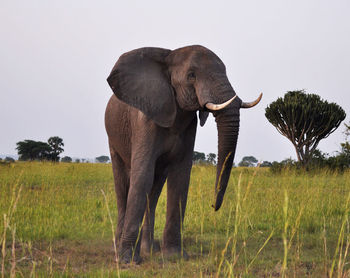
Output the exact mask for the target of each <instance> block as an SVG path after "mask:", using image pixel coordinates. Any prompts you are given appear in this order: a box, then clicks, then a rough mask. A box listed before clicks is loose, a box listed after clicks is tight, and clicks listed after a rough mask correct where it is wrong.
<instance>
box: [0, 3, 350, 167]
mask: <svg viewBox="0 0 350 278" xmlns="http://www.w3.org/2000/svg"><path fill="white" fill-rule="evenodd" d="M0 6H1V8H0V37H1V43H0V130H1V136H0V154H16V150H15V147H16V142H18V141H21V140H24V139H33V140H41V141H46V140H47V139H48V138H49V137H50V136H56V135H57V136H60V137H62V138H63V140H64V143H65V152H64V153H63V155H69V156H73V157H91V158H94V157H96V156H99V155H103V154H107V155H109V151H108V144H107V136H106V133H105V129H104V110H105V106H106V103H107V101H108V99H109V97H110V96H111V94H112V91H111V90H110V88H109V87H108V84H107V82H106V77H107V76H108V74H109V72H110V70H111V68H112V67H113V65H114V63H115V62H116V60H117V59H118V57H119V56H120V55H121V54H122V53H124V52H126V51H129V50H132V49H135V48H139V47H144V46H156V47H163V48H169V49H176V48H179V47H182V46H186V45H192V44H201V45H203V46H206V47H208V48H209V49H211V50H212V51H214V52H215V53H216V54H217V55H218V56H219V57H220V58H221V59H222V60H223V62H224V63H225V64H226V68H227V73H228V77H229V79H230V81H231V84H232V85H233V87H234V88H235V90H236V92H237V93H238V95H239V96H240V97H241V98H242V99H243V100H245V101H251V100H253V99H255V98H256V97H257V96H258V94H259V93H260V92H263V93H264V97H263V99H262V101H261V103H260V104H259V105H258V106H257V107H256V108H254V109H250V110H242V111H241V130H240V136H239V141H238V147H237V155H236V159H235V162H236V163H238V162H239V161H240V159H241V158H242V157H243V156H245V155H254V156H255V157H257V158H258V159H260V160H269V161H273V160H282V159H284V158H287V157H292V158H296V155H295V152H294V149H293V147H292V144H291V143H290V142H289V141H288V140H287V139H286V138H284V137H282V136H281V135H280V134H279V133H278V132H277V131H276V129H275V128H274V127H273V126H272V125H271V124H270V123H269V122H268V121H267V120H266V118H265V116H264V113H265V108H266V106H267V105H268V104H269V103H271V102H272V101H274V100H276V99H277V97H280V96H283V95H284V93H285V92H286V91H288V90H296V89H305V90H306V91H307V92H308V93H316V94H319V95H320V96H321V97H322V98H323V99H326V100H328V101H329V102H336V103H338V104H340V105H341V106H342V107H343V109H344V110H345V112H346V113H347V114H348V115H350V105H349V103H350V82H349V79H350V1H347V0H343V1H339V0H334V1H322V0H308V1H305V0H304V1H301V0H294V1H279V0H275V1H269V0H266V1H261V0H260V1H259V0H256V1H243V0H242V1H219V0H218V1H185V0H176V1H164V0H163V1H151V0H149V1H87V0H84V1H82V0H74V1H44V0H41V1H38V0H31V1H24V0H23V1H16V0H11V1H6V0H2V1H1V5H0ZM349 119H350V118H349V116H348V117H347V118H346V122H349ZM343 131H344V125H343V124H342V125H341V126H340V128H339V129H338V130H337V131H336V132H335V133H333V134H332V135H331V136H330V137H328V138H327V139H325V140H324V141H322V142H321V143H320V146H319V147H320V149H321V150H322V151H325V152H328V153H333V152H334V151H337V150H339V144H340V143H341V142H343V141H344V134H343V133H342V132H343ZM195 149H196V150H198V151H202V152H205V153H209V152H214V153H216V151H217V131H216V126H215V122H214V119H213V117H211V118H210V119H209V121H208V122H207V124H206V125H205V126H204V127H198V132H197V139H196V146H195Z"/></svg>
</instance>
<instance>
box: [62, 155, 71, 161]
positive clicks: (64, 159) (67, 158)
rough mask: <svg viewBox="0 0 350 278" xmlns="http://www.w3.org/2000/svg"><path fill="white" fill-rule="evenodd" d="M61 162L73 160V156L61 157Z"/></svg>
mask: <svg viewBox="0 0 350 278" xmlns="http://www.w3.org/2000/svg"><path fill="white" fill-rule="evenodd" d="M61 162H72V158H71V157H70V156H64V157H62V158H61Z"/></svg>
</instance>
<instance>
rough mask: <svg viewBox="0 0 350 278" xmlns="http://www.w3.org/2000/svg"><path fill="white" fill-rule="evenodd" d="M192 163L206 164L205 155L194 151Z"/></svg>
mask: <svg viewBox="0 0 350 278" xmlns="http://www.w3.org/2000/svg"><path fill="white" fill-rule="evenodd" d="M192 161H193V162H194V163H204V162H205V153H201V152H196V151H194V152H193V158H192Z"/></svg>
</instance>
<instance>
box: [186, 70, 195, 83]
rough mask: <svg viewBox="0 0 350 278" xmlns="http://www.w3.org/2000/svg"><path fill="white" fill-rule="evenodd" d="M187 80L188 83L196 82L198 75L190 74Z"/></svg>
mask: <svg viewBox="0 0 350 278" xmlns="http://www.w3.org/2000/svg"><path fill="white" fill-rule="evenodd" d="M187 80H188V81H195V80H196V75H195V74H194V72H190V73H189V74H188V75H187Z"/></svg>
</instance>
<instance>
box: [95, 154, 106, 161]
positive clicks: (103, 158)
mask: <svg viewBox="0 0 350 278" xmlns="http://www.w3.org/2000/svg"><path fill="white" fill-rule="evenodd" d="M95 159H96V161H97V162H100V163H106V162H108V161H109V157H108V156H107V155H101V156H99V157H96V158H95Z"/></svg>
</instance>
